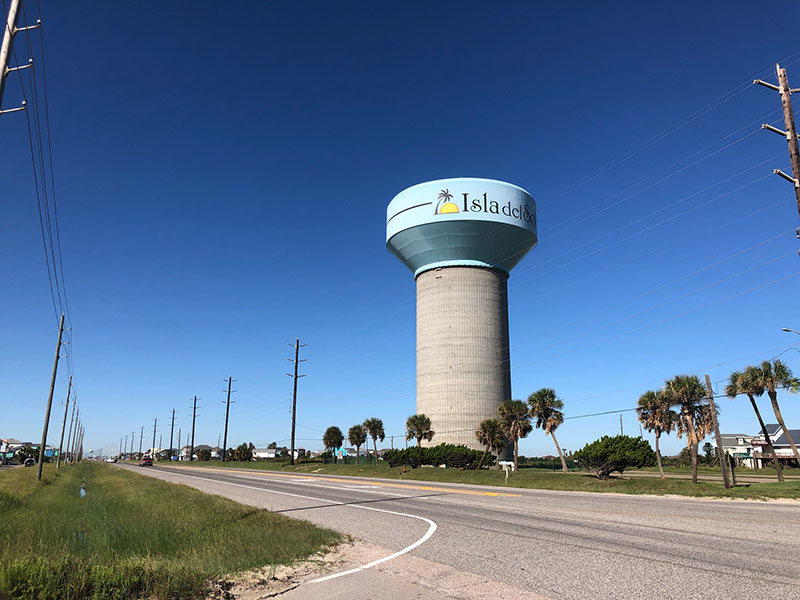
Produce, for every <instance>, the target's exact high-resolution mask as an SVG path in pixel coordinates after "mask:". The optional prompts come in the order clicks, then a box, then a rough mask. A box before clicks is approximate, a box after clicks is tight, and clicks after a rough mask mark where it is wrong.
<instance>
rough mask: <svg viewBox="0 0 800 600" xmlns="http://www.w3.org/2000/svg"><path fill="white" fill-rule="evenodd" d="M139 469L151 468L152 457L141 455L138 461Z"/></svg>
mask: <svg viewBox="0 0 800 600" xmlns="http://www.w3.org/2000/svg"><path fill="white" fill-rule="evenodd" d="M139 466H140V467H152V466H153V457H152V456H150V455H149V454H144V455H142V458H141V460H140V461H139Z"/></svg>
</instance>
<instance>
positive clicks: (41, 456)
mask: <svg viewBox="0 0 800 600" xmlns="http://www.w3.org/2000/svg"><path fill="white" fill-rule="evenodd" d="M63 334H64V313H61V322H60V323H59V325H58V343H56V358H55V360H54V361H53V376H52V377H51V378H50V393H49V394H48V395H47V410H46V411H45V413H44V427H43V428H42V445H41V446H39V473H38V474H37V475H36V479H37V481H41V480H42V465H43V464H44V447H45V444H46V443H47V427H48V426H49V425H50V409H51V408H52V407H53V391H54V390H55V389H56V375H57V374H58V359H59V357H60V355H61V336H62V335H63Z"/></svg>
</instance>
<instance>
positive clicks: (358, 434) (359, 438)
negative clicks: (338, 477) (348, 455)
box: [347, 425, 367, 464]
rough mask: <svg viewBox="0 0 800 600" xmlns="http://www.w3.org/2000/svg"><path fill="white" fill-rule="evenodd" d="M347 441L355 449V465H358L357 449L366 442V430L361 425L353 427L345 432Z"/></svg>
mask: <svg viewBox="0 0 800 600" xmlns="http://www.w3.org/2000/svg"><path fill="white" fill-rule="evenodd" d="M347 439H348V440H350V443H351V444H353V446H355V447H356V464H358V455H359V454H360V452H359V449H360V448H361V446H363V445H364V442H366V441H367V430H366V429H364V426H363V425H353V426H352V427H351V428H350V429H349V430H348V431H347Z"/></svg>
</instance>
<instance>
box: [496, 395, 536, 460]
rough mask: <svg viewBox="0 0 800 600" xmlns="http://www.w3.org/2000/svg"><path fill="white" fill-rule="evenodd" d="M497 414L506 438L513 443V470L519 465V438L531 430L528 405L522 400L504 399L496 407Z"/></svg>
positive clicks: (525, 435)
mask: <svg viewBox="0 0 800 600" xmlns="http://www.w3.org/2000/svg"><path fill="white" fill-rule="evenodd" d="M497 414H498V416H499V417H500V423H501V425H502V427H503V433H504V434H505V436H506V438H508V439H509V440H511V441H512V442H513V443H514V472H515V473H516V471H517V468H518V466H519V439H520V438H524V437H527V436H528V434H529V433H530V432H531V431H532V430H533V426H532V425H531V420H530V416H529V415H528V406H527V405H526V404H525V403H524V402H523V401H522V400H506V401H505V402H503V403H502V404H501V405H500V406H498V407H497Z"/></svg>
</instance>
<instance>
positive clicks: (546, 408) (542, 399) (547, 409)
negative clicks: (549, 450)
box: [528, 388, 567, 473]
mask: <svg viewBox="0 0 800 600" xmlns="http://www.w3.org/2000/svg"><path fill="white" fill-rule="evenodd" d="M528 406H529V407H530V415H531V417H532V418H534V419H536V429H544V432H545V435H547V434H550V437H552V438H553V442H554V443H555V445H556V450H558V456H559V458H561V468H562V469H563V470H564V473H566V472H567V461H565V460H564V453H563V452H561V446H559V445H558V440H557V439H556V428H557V427H558V426H559V425H561V424H562V423H563V422H564V413H563V412H561V409H563V408H564V401H563V400H561V399H560V398H558V397H556V391H555V390H554V389H553V388H542V389H540V390H537V391H535V392H533V393H532V394H531V395H530V396H528Z"/></svg>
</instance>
